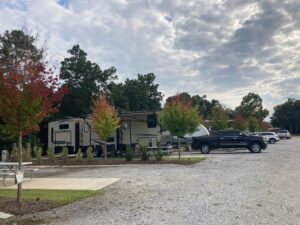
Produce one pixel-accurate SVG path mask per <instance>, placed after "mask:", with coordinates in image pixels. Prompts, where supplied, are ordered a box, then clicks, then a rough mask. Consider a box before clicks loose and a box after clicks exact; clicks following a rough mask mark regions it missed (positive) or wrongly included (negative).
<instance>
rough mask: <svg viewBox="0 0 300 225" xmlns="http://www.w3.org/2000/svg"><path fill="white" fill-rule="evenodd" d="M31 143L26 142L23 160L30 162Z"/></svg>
mask: <svg viewBox="0 0 300 225" xmlns="http://www.w3.org/2000/svg"><path fill="white" fill-rule="evenodd" d="M31 152H32V151H31V145H30V143H27V144H26V147H25V148H24V151H23V160H22V161H24V162H29V161H30V160H31Z"/></svg>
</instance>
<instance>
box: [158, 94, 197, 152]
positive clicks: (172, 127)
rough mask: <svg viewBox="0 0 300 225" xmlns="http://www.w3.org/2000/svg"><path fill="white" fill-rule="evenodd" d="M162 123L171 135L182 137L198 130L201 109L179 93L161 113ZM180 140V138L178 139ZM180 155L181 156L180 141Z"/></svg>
mask: <svg viewBox="0 0 300 225" xmlns="http://www.w3.org/2000/svg"><path fill="white" fill-rule="evenodd" d="M160 120H161V125H162V127H163V128H164V129H166V130H168V131H169V132H170V134H171V135H173V136H177V137H181V136H184V135H185V134H187V133H193V132H195V131H196V130H197V128H198V126H199V123H200V116H199V111H198V109H197V108H196V107H193V106H192V104H191V102H186V101H183V100H182V99H181V98H180V96H179V95H178V96H177V97H176V98H174V99H173V100H172V101H170V102H168V103H166V105H165V107H164V108H163V110H162V112H161V115H160ZM178 140H179V139H178ZM178 146H179V147H178V154H179V155H178V156H179V158H180V157H181V150H180V143H179V144H178Z"/></svg>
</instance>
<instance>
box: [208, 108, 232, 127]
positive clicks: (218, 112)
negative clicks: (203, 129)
mask: <svg viewBox="0 0 300 225" xmlns="http://www.w3.org/2000/svg"><path fill="white" fill-rule="evenodd" d="M227 120H228V117H227V114H226V111H225V110H224V109H223V108H222V107H215V108H213V109H212V112H211V126H212V128H213V129H214V130H223V129H225V128H227V127H228V125H227Z"/></svg>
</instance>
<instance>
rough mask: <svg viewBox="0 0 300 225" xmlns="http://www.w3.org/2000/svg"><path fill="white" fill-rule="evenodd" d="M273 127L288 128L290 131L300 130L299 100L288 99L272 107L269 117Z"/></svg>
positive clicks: (296, 132) (296, 131) (297, 131)
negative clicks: (272, 110) (271, 113)
mask: <svg viewBox="0 0 300 225" xmlns="http://www.w3.org/2000/svg"><path fill="white" fill-rule="evenodd" d="M271 123H272V125H273V126H274V127H279V128H283V129H287V130H289V131H290V132H291V133H294V134H298V133H299V132H300V100H296V99H288V100H287V101H286V102H284V103H282V104H280V105H277V106H275V107H274V114H273V116H272V118H271Z"/></svg>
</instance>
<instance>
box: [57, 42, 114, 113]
mask: <svg viewBox="0 0 300 225" xmlns="http://www.w3.org/2000/svg"><path fill="white" fill-rule="evenodd" d="M68 53H69V54H70V55H71V56H70V57H69V58H65V59H64V60H63V61H62V62H61V69H60V78H61V79H63V80H64V81H65V86H67V87H68V88H69V89H70V92H69V93H68V94H66V95H65V97H64V99H63V101H62V105H61V110H60V112H59V116H60V117H64V116H74V117H76V116H82V115H87V114H89V113H90V112H91V106H92V101H93V100H95V99H96V98H97V95H98V94H99V93H105V92H107V86H108V84H109V83H110V82H111V81H113V80H114V79H116V78H117V76H116V69H115V68H114V67H110V68H108V69H106V70H101V68H100V67H99V66H98V65H97V64H96V63H94V62H91V61H90V60H88V59H87V53H86V52H84V51H83V50H82V49H81V48H80V46H79V45H74V46H73V48H72V49H70V50H69V51H68Z"/></svg>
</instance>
